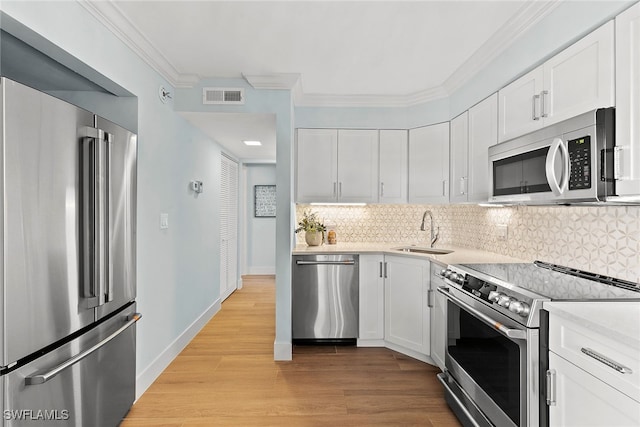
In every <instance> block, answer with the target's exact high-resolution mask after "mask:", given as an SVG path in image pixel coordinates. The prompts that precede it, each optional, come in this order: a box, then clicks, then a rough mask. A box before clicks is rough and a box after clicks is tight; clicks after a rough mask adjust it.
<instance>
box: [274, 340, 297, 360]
mask: <svg viewBox="0 0 640 427" xmlns="http://www.w3.org/2000/svg"><path fill="white" fill-rule="evenodd" d="M292 358H293V345H292V344H291V341H286V342H284V341H281V342H278V341H275V342H274V343H273V360H282V361H287V360H291V359H292Z"/></svg>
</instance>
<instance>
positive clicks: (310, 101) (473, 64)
mask: <svg viewBox="0 0 640 427" xmlns="http://www.w3.org/2000/svg"><path fill="white" fill-rule="evenodd" d="M76 1H77V2H78V3H79V4H80V5H82V6H83V7H84V8H85V9H86V10H87V11H88V12H89V13H91V15H93V16H94V17H95V18H96V19H97V20H98V21H99V22H101V23H102V24H103V25H105V27H106V28H108V29H109V30H110V31H111V32H112V33H113V34H114V35H115V36H116V37H118V38H119V39H120V40H121V41H122V42H123V43H124V44H125V45H126V46H128V47H129V48H130V49H131V50H132V51H133V52H135V53H136V54H137V55H138V56H139V57H140V58H141V59H142V60H143V61H145V62H146V63H147V64H148V65H149V66H150V67H151V68H152V69H154V70H155V71H156V72H157V73H158V74H160V75H161V76H162V77H163V78H165V79H166V80H167V81H168V82H169V83H170V84H171V85H173V86H174V87H175V88H191V87H194V86H195V85H196V84H197V83H198V82H199V81H200V77H199V76H198V75H195V74H183V73H180V72H178V70H177V69H176V68H175V67H174V66H173V64H172V63H171V62H170V61H169V60H168V59H167V58H166V57H165V56H164V55H163V54H162V53H161V51H160V50H159V49H157V48H156V47H155V46H154V45H153V43H151V41H149V40H148V39H147V38H146V37H145V36H144V35H143V34H142V33H141V32H140V31H139V30H138V29H137V28H136V26H135V25H133V23H132V22H131V21H130V20H129V19H128V18H127V17H126V15H125V14H124V13H123V12H122V11H121V9H120V8H119V7H118V6H117V5H116V3H115V2H113V0H105V1H92V0H76ZM563 1H566V0H552V1H539V0H527V1H526V3H525V4H524V5H523V6H522V7H521V8H520V9H519V11H518V12H517V14H516V16H515V17H513V18H512V19H510V20H509V22H508V23H507V24H506V25H505V26H504V27H502V28H500V29H499V30H498V31H497V32H496V33H495V34H494V35H493V36H492V37H491V38H490V39H489V40H488V41H487V42H486V43H484V44H483V45H482V46H481V47H480V48H479V49H478V50H477V51H476V52H475V53H474V54H473V55H472V56H471V57H470V58H469V59H468V60H467V61H465V62H464V64H462V65H461V66H460V67H459V68H458V69H457V70H456V71H455V72H454V73H453V74H452V75H451V76H450V77H449V78H448V79H447V80H446V81H445V82H444V83H443V84H442V85H441V86H437V87H434V88H429V89H425V90H422V91H418V92H415V93H411V94H404V95H330V94H305V93H304V91H303V88H302V76H301V75H300V74H296V73H274V74H267V75H251V74H243V77H244V79H245V80H246V81H247V82H248V83H249V84H250V85H251V86H252V87H254V88H255V89H279V90H291V91H292V95H293V102H294V105H296V106H300V107H410V106H413V105H417V104H421V103H425V102H429V101H434V100H437V99H442V98H445V97H447V96H450V95H451V94H452V93H454V92H455V91H456V90H458V89H459V88H461V87H462V86H463V85H464V84H466V83H467V82H469V81H470V80H471V79H472V78H473V77H474V76H475V75H476V74H477V73H478V72H479V71H480V70H481V69H483V68H484V67H486V66H487V65H488V64H489V63H491V61H493V60H494V59H495V58H496V57H497V56H498V55H500V54H501V53H502V52H503V51H504V50H505V49H507V48H508V47H509V46H511V44H513V42H514V41H515V40H516V39H517V38H519V37H520V36H521V35H522V34H523V33H525V32H526V31H527V30H528V29H530V28H531V27H532V26H533V25H535V24H536V23H537V22H539V21H540V20H541V19H542V18H544V17H545V16H546V15H548V14H549V13H551V12H552V11H553V10H554V9H555V8H556V7H558V6H559V4H560V3H562V2H563Z"/></svg>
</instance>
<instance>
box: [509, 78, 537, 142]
mask: <svg viewBox="0 0 640 427" xmlns="http://www.w3.org/2000/svg"><path fill="white" fill-rule="evenodd" d="M542 76H543V73H542V66H540V67H538V68H536V69H535V70H533V71H530V72H528V73H527V74H525V75H524V76H522V77H520V78H519V79H518V80H516V81H515V82H513V83H511V84H510V85H508V86H506V87H504V88H502V89H500V91H499V92H498V97H499V105H500V109H499V115H498V123H499V137H500V142H502V141H506V140H508V139H511V138H514V137H516V136H519V135H524V134H525V133H529V132H532V131H534V130H536V129H539V128H541V127H542V120H540V94H541V92H542Z"/></svg>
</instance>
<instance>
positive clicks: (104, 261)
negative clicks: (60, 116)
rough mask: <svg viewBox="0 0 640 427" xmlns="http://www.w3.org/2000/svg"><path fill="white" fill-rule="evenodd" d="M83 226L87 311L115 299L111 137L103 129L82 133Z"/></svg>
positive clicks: (90, 129)
mask: <svg viewBox="0 0 640 427" xmlns="http://www.w3.org/2000/svg"><path fill="white" fill-rule="evenodd" d="M82 134H83V135H84V137H83V139H82V200H83V201H82V223H83V239H82V242H83V251H82V252H83V255H82V256H83V262H82V269H83V273H82V278H83V282H84V297H85V301H86V305H85V308H93V307H98V306H100V305H102V304H104V303H105V302H107V301H110V300H111V299H112V297H111V294H112V284H111V277H112V274H111V268H112V267H111V253H110V252H111V235H110V233H111V231H110V230H111V227H110V215H109V212H110V207H109V203H110V200H111V186H110V173H109V171H110V166H111V139H112V137H111V135H109V134H108V133H105V132H103V131H102V130H100V129H96V128H92V127H85V128H84V129H83V131H82Z"/></svg>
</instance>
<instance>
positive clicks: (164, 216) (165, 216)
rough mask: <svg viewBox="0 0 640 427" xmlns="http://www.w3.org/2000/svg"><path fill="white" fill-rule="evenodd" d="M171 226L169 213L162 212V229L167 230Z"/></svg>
mask: <svg viewBox="0 0 640 427" xmlns="http://www.w3.org/2000/svg"><path fill="white" fill-rule="evenodd" d="M167 228H169V214H168V213H161V214H160V230H166V229H167Z"/></svg>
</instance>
